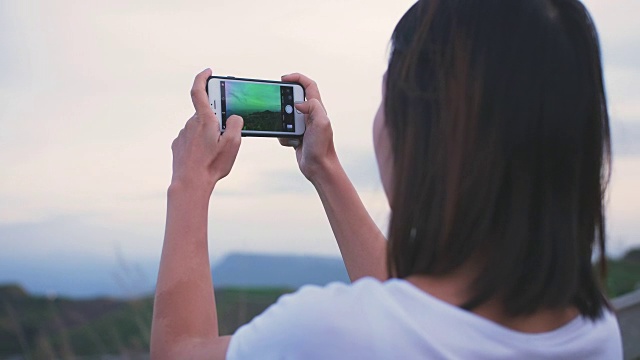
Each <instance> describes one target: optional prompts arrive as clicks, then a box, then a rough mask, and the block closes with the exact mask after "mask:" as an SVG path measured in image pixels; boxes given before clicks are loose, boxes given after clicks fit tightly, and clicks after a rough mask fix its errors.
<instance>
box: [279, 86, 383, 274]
mask: <svg viewBox="0 0 640 360" xmlns="http://www.w3.org/2000/svg"><path fill="white" fill-rule="evenodd" d="M282 80H284V81H292V82H298V83H300V84H302V86H304V88H305V92H306V96H307V102H305V103H303V104H297V105H296V108H297V109H298V110H299V111H300V112H302V113H304V114H306V115H307V116H306V131H305V134H304V138H303V139H302V142H301V144H296V145H298V146H297V147H296V158H297V160H298V165H299V166H300V170H301V171H302V173H303V174H304V176H305V177H306V178H307V179H309V181H311V183H312V184H313V185H314V186H315V188H316V190H317V191H318V194H319V195H320V199H321V200H322V205H323V206H324V209H325V211H326V213H327V217H328V218H329V223H330V224H331V229H332V230H333V234H334V235H335V237H336V241H337V242H338V246H339V248H340V252H341V254H342V259H343V260H344V264H345V266H346V268H347V272H348V273H349V278H350V279H351V281H355V280H357V279H359V278H361V277H364V276H372V277H375V278H378V279H380V280H386V279H387V278H388V277H389V276H388V274H387V270H386V239H385V238H384V235H383V234H382V233H381V232H380V230H379V229H378V227H377V226H376V224H375V223H374V222H373V220H372V219H371V216H370V215H369V213H368V212H367V210H366V208H365V207H364V205H363V204H362V201H361V200H360V197H359V196H358V193H357V192H356V190H355V188H354V187H353V184H352V183H351V181H350V180H349V178H348V177H347V174H346V173H345V171H344V169H343V168H342V165H341V164H340V161H339V160H338V156H337V154H336V151H335V147H334V145H333V131H332V129H331V122H330V121H329V118H328V116H327V112H326V110H325V108H324V105H323V104H322V99H321V97H320V92H319V91H318V86H317V85H316V83H315V82H314V81H313V80H311V79H309V78H307V77H306V76H304V75H301V74H291V75H286V76H283V77H282ZM281 143H283V145H287V144H288V142H287V141H286V140H281Z"/></svg>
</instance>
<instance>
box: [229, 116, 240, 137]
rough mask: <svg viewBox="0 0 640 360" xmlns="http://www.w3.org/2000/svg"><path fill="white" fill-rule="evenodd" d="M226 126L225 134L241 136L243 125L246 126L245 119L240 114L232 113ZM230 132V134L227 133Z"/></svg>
mask: <svg viewBox="0 0 640 360" xmlns="http://www.w3.org/2000/svg"><path fill="white" fill-rule="evenodd" d="M226 125H227V126H226V128H225V130H224V136H229V137H240V136H241V131H242V127H243V126H244V119H242V117H240V116H238V115H231V116H229V118H228V119H227V124H226ZM227 134H228V135H227Z"/></svg>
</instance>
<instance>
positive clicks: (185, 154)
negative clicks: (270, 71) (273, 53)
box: [151, 69, 242, 359]
mask: <svg viewBox="0 0 640 360" xmlns="http://www.w3.org/2000/svg"><path fill="white" fill-rule="evenodd" d="M210 75H211V70H209V69H207V70H205V71H203V72H201V73H200V74H198V76H197V77H196V79H195V81H194V84H193V89H192V90H191V97H192V100H193V105H194V107H195V110H196V113H195V115H194V116H193V117H191V119H189V121H187V124H186V125H185V127H184V129H182V130H181V131H180V134H179V135H178V137H177V138H176V139H175V140H174V142H173V144H172V146H171V149H172V151H173V177H172V179H171V185H170V186H169V190H168V196H167V224H166V229H165V238H164V245H163V247H162V258H161V260H160V270H159V272H158V282H157V284H156V295H155V303H154V309H153V323H152V328H151V358H152V359H185V358H188V359H200V358H202V359H224V356H225V353H226V349H227V346H228V343H229V337H220V336H219V333H218V316H217V313H216V306H215V295H214V290H213V284H212V281H211V267H210V265H209V251H208V246H207V213H208V208H209V199H210V197H211V192H212V191H213V188H214V187H215V185H216V183H217V182H218V180H220V179H222V178H223V177H225V176H227V175H228V174H229V172H230V171H231V167H232V166H233V163H234V161H235V158H236V155H237V154H238V149H239V147H240V139H241V137H240V130H241V129H242V119H241V118H240V117H237V116H235V117H231V118H229V119H228V120H227V128H226V131H225V133H224V135H221V134H220V127H219V124H218V119H217V118H216V116H215V115H214V113H213V111H211V108H210V107H209V100H208V97H207V94H206V92H205V84H206V81H207V78H208V77H209V76H210Z"/></svg>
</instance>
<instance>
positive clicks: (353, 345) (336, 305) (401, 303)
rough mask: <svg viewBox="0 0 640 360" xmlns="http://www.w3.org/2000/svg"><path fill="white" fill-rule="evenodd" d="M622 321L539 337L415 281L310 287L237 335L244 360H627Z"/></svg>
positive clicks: (232, 350) (576, 324)
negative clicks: (430, 291)
mask: <svg viewBox="0 0 640 360" xmlns="http://www.w3.org/2000/svg"><path fill="white" fill-rule="evenodd" d="M621 358H622V342H621V338H620V330H619V328H618V322H617V320H616V318H615V316H614V315H613V314H611V313H610V312H608V311H605V315H604V317H603V318H601V319H600V320H598V321H596V322H593V321H591V320H589V319H586V318H583V317H580V316H579V317H577V318H576V319H574V320H572V321H571V322H569V323H568V324H566V325H564V326H562V327H561V328H559V329H556V330H553V331H550V332H546V333H538V334H527V333H522V332H518V331H514V330H511V329H509V328H506V327H504V326H501V325H498V324H497V323H494V322H492V321H490V320H487V319H485V318H483V317H480V316H478V315H475V314H473V313H471V312H468V311H465V310H462V309H460V308H458V307H455V306H453V305H451V304H448V303H446V302H443V301H441V300H439V299H437V298H435V297H433V296H431V295H429V294H427V293H425V292H423V291H422V290H420V289H418V288H416V287H414V286H413V285H412V284H410V283H409V282H407V281H404V280H399V279H392V280H388V281H386V282H379V281H377V280H375V279H372V278H364V279H361V280H359V281H357V282H355V283H353V284H351V285H346V284H342V283H332V284H329V285H327V286H326V287H317V286H304V287H302V288H301V289H300V290H299V291H298V292H296V293H294V294H289V295H284V296H282V297H280V299H279V300H278V302H277V303H275V304H274V305H272V306H271V307H269V308H268V309H267V310H265V312H264V313H262V314H261V315H259V316H257V317H256V318H254V319H253V321H251V322H250V323H248V324H246V325H244V326H242V327H241V328H240V329H238V331H237V332H236V333H235V335H234V336H233V338H232V340H231V343H230V344H229V349H228V351H227V359H228V360H236V359H310V360H311V359H621Z"/></svg>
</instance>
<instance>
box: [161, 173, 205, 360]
mask: <svg viewBox="0 0 640 360" xmlns="http://www.w3.org/2000/svg"><path fill="white" fill-rule="evenodd" d="M208 206H209V196H208V195H207V194H206V193H204V192H203V193H196V192H188V189H185V188H184V187H180V186H176V185H172V186H171V187H170V188H169V190H168V200H167V223H166V229H165V238H164V245H163V248H162V258H161V261H160V270H159V273H158V282H157V284H156V295H155V303H154V311H153V326H152V331H151V353H152V357H154V358H156V357H157V358H167V357H171V355H170V354H172V353H175V351H177V350H178V348H179V347H180V346H183V345H184V343H185V342H189V343H193V342H194V341H202V340H215V339H217V338H218V319H217V313H216V307H215V297H214V292H213V284H212V280H211V270H210V265H209V252H208V245H207V214H208ZM153 355H155V356H153Z"/></svg>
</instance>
